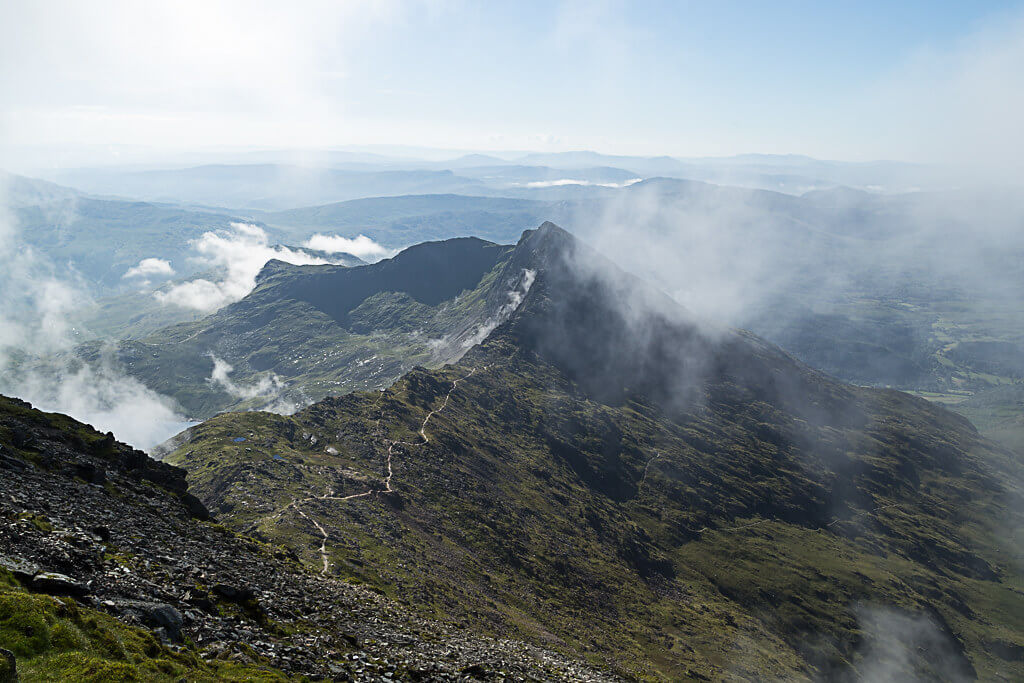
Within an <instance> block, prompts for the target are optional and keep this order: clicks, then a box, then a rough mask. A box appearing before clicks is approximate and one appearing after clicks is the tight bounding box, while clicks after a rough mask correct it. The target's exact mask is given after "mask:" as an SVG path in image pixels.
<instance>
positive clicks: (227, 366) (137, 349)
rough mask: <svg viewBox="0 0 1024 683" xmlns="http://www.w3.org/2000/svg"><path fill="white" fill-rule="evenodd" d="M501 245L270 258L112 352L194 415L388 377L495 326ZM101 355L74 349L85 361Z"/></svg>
mask: <svg viewBox="0 0 1024 683" xmlns="http://www.w3.org/2000/svg"><path fill="white" fill-rule="evenodd" d="M510 250H511V248H510V247H505V246H500V245H496V244H492V243H490V242H485V241H484V240H480V239H476V238H457V239H452V240H447V241H445V242H436V243H424V244H420V245H417V246H415V247H410V248H409V249H406V250H405V251H403V252H401V253H400V254H399V255H397V256H396V257H395V258H393V259H388V260H386V261H381V262H379V263H375V264H372V265H367V266H359V267H354V268H346V267H337V266H291V265H288V264H285V263H282V262H280V261H271V262H270V263H268V264H267V265H266V266H265V267H264V269H263V271H262V273H261V274H260V276H259V278H258V284H257V287H256V289H255V290H254V291H253V292H252V293H250V294H249V295H248V296H246V297H245V298H244V299H242V300H241V301H239V302H237V303H235V304H232V305H230V306H227V307H225V308H223V309H221V310H219V311H217V312H216V313H214V314H212V315H210V316H208V317H206V318H203V319H201V320H199V321H196V322H192V323H184V324H181V325H177V326H174V327H170V328H167V329H164V330H161V331H158V332H156V333H154V334H152V335H150V336H148V337H145V338H143V339H139V340H130V341H123V342H121V343H120V344H119V346H118V348H117V353H116V358H115V359H113V360H114V361H115V362H118V363H119V364H120V366H121V367H123V369H124V370H125V371H126V372H128V373H129V374H131V375H132V376H134V377H137V378H139V379H140V380H142V381H143V382H145V383H146V384H147V385H148V386H150V387H151V388H153V389H155V390H157V391H159V392H161V393H163V394H166V395H168V396H172V397H174V398H175V399H176V400H177V401H178V402H179V403H180V404H181V405H182V406H183V407H184V408H185V409H186V410H187V411H188V412H189V414H190V415H191V416H194V417H197V418H203V417H209V416H210V415H212V414H214V413H216V412H218V411H221V410H225V409H228V408H246V407H263V406H268V405H276V406H277V407H278V409H280V408H281V407H282V406H285V407H286V406H287V404H289V403H291V404H298V405H304V404H307V403H309V402H310V401H311V400H315V399H319V398H323V397H324V396H327V395H330V394H336V393H342V392H345V391H351V390H352V389H355V388H363V389H366V388H371V387H372V388H376V387H381V386H386V385H387V384H390V383H391V382H392V381H394V379H395V378H397V377H398V376H400V375H401V374H402V373H404V372H405V371H407V370H408V369H409V368H411V367H412V366H413V365H415V364H417V363H420V364H425V363H435V364H436V363H442V362H444V361H446V360H448V359H451V358H454V357H457V356H459V355H461V353H462V352H464V351H465V349H466V348H468V346H469V345H471V344H472V343H473V341H474V336H475V335H478V334H480V330H482V329H483V330H487V329H489V328H488V325H491V326H493V325H496V324H497V319H498V318H499V317H500V315H501V312H502V307H503V306H504V305H505V304H506V303H507V301H508V298H509V296H510V292H513V293H514V292H515V291H516V290H517V289H519V288H520V287H521V286H522V284H523V279H522V278H523V274H522V272H516V271H514V270H511V269H509V268H507V267H506V266H507V263H506V262H507V259H508V256H509V253H510ZM101 353H102V352H101V350H100V348H99V347H98V346H93V347H83V348H81V349H80V355H82V356H83V357H84V358H86V359H87V360H90V361H95V360H98V359H99V358H100V357H101Z"/></svg>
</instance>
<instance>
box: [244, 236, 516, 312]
mask: <svg viewBox="0 0 1024 683" xmlns="http://www.w3.org/2000/svg"><path fill="white" fill-rule="evenodd" d="M507 252H508V248H507V247H502V246H499V245H496V244H492V243H491V242H486V241H484V240H481V239H477V238H475V237H464V238H455V239H451V240H447V241H446V242H444V243H443V245H439V244H437V243H424V244H418V245H416V246H414V247H409V248H408V249H406V250H405V251H403V252H402V253H400V254H399V255H398V256H396V257H395V258H393V259H389V260H387V261H383V262H381V263H380V264H379V265H376V266H371V267H369V268H365V269H348V268H345V269H341V268H333V267H326V268H317V267H311V268H306V269H300V270H297V271H296V270H295V269H293V268H290V267H288V266H287V265H286V264H283V263H281V262H280V261H272V262H270V263H268V264H267V266H266V267H265V268H264V270H263V273H262V274H261V276H260V278H259V282H261V283H263V284H264V285H265V287H264V289H263V291H262V292H261V294H260V296H261V297H262V298H264V299H265V298H269V297H273V296H279V297H281V298H282V299H290V300H292V301H296V302H303V303H307V304H309V305H311V306H313V307H314V308H316V309H317V310H319V311H322V312H323V313H325V314H326V315H328V316H330V317H331V318H333V319H334V320H335V321H337V323H338V324H339V325H342V326H348V325H349V323H350V316H349V313H350V311H352V310H353V309H355V308H356V307H357V306H359V304H361V303H362V302H363V301H365V300H366V299H367V298H369V297H370V296H372V295H374V294H377V293H380V292H393V293H396V294H404V295H406V296H408V297H409V298H410V299H412V300H413V301H416V302H418V303H420V304H423V305H425V306H437V305H438V304H440V303H441V302H443V301H448V300H449V299H454V298H455V297H457V296H458V295H459V294H461V293H462V292H463V291H466V290H472V289H474V288H475V287H476V286H477V284H479V282H480V279H481V278H482V277H483V276H484V274H485V273H487V272H488V271H490V270H491V269H492V268H494V266H495V264H496V263H497V262H498V260H499V259H500V258H502V257H503V256H505V255H506V254H507ZM281 271H284V272H285V273H286V274H284V275H283V276H282V275H278V276H277V277H276V278H275V272H278V273H279V272H281ZM254 298H255V299H258V298H260V297H254ZM252 303H253V304H255V303H256V302H252Z"/></svg>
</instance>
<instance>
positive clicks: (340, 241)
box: [302, 233, 397, 263]
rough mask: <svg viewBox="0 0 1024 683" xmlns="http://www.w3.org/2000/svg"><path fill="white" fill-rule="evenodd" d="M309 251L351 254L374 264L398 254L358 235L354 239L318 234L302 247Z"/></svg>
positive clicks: (364, 236)
mask: <svg viewBox="0 0 1024 683" xmlns="http://www.w3.org/2000/svg"><path fill="white" fill-rule="evenodd" d="M302 246H304V247H307V248H308V249H316V250H318V251H324V252H327V253H328V254H351V255H352V256H355V257H357V258H360V259H362V260H364V261H367V262H368V263H374V262H376V261H380V260H381V259H386V258H391V257H392V256H394V255H395V254H396V253H397V250H395V249H388V248H387V247H384V246H382V245H380V244H377V243H376V242H374V241H373V240H372V239H370V238H369V237H367V236H366V235H357V236H355V237H352V238H348V237H342V236H341V235H324V234H321V233H317V234H316V235H313V236H312V237H310V238H309V239H308V240H306V242H305V243H304V244H303V245H302Z"/></svg>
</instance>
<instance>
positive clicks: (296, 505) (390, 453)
mask: <svg viewBox="0 0 1024 683" xmlns="http://www.w3.org/2000/svg"><path fill="white" fill-rule="evenodd" d="M476 370H477V369H476V368H471V369H470V371H469V373H468V374H467V375H465V376H463V377H460V378H458V379H456V380H453V381H452V387H451V389H449V390H448V393H447V394H445V397H444V402H442V403H441V405H440V407H438V408H435V409H434V410H431V411H430V412H429V413H427V416H426V417H424V418H423V423H422V424H421V425H420V429H419V432H418V433H419V436H420V439H422V440H421V441H415V442H414V441H396V440H392V439H387V440H386V442H387V445H388V449H387V459H386V460H385V469H386V470H387V475H386V476H385V477H384V488H383V489H380V488H373V489H369V490H367V491H363V492H362V493H353V494H351V495H347V496H338V495H335V491H334V490H333V489H331V488H329V487H328V489H327V491H326V492H325V493H324V495H322V496H308V497H306V498H293V499H292V501H291V502H290V503H288V504H287V505H285V506H284V507H283V508H281V509H280V510H278V511H277V512H274V513H272V514H270V515H268V516H266V517H262V518H260V519H257V520H256V521H255V522H253V523H252V524H250V525H249V526H248V527H246V531H252V530H254V529H256V528H257V527H259V526H260V525H261V524H265V523H268V522H274V521H277V520H278V519H280V518H281V516H282V515H284V514H285V513H286V512H288V511H289V510H294V511H295V512H296V513H298V514H299V516H301V517H302V518H303V519H305V520H306V521H308V522H310V523H311V524H312V525H313V526H314V527H316V530H317V531H318V532H319V533H320V548H319V552H320V560H321V561H322V562H323V568H322V569H321V570H320V574H321V575H326V574H327V572H328V571H329V570H330V565H331V562H330V557H329V556H328V554H327V541H328V539H329V537H330V535H329V534H328V533H327V529H325V528H324V527H323V525H322V524H320V522H318V521H317V520H316V519H314V518H313V517H311V516H310V515H308V514H307V513H306V512H304V511H303V510H302V509H301V506H302V505H303V504H304V503H308V502H310V501H315V500H333V501H346V500H353V499H355V498H366V497H368V496H372V495H373V494H375V493H391V492H392V491H394V489H393V488H391V479H392V478H393V477H394V471H393V470H392V468H391V459H392V458H393V457H394V455H395V447H396V446H407V447H415V446H423V445H425V444H428V443H430V437H428V436H427V431H426V430H427V423H428V422H430V418H432V417H433V416H434V415H436V414H437V413H440V412H441V411H442V410H444V409H445V408H447V407H448V401H449V400H450V399H451V397H452V393H454V391H455V389H456V388H458V386H459V383H460V382H462V381H464V380H467V379H469V378H470V377H472V376H473V375H474V374H475V373H476ZM481 370H487V366H484V367H482V368H481ZM384 393H385V390H384V389H381V390H380V395H379V396H378V397H377V400H376V402H374V407H376V406H377V405H379V404H380V402H381V400H383V398H384ZM383 419H384V411H383V410H381V412H380V417H378V418H377V424H376V431H377V434H378V435H380V434H381V429H380V426H381V422H382V421H383Z"/></svg>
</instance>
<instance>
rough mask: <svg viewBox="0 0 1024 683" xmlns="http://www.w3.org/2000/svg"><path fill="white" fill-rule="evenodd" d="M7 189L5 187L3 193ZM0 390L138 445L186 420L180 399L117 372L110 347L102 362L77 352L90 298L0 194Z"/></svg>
mask: <svg viewBox="0 0 1024 683" xmlns="http://www.w3.org/2000/svg"><path fill="white" fill-rule="evenodd" d="M5 196H6V190H5V188H0V198H3V197H5ZM0 242H2V243H3V244H4V245H5V246H6V247H7V248H6V249H4V250H2V251H0V393H3V394H5V395H8V396H15V397H17V398H21V399H23V400H26V401H29V402H30V403H32V404H34V405H35V406H36V407H37V408H39V409H41V410H45V411H50V412H60V413H66V414H68V415H70V416H71V417H73V418H75V419H77V420H81V421H83V422H87V423H89V424H92V425H93V426H94V427H96V429H98V430H100V431H112V432H113V433H114V435H115V436H116V437H117V438H118V439H120V440H122V441H125V442H127V443H130V444H132V445H133V446H135V447H137V448H144V449H145V448H150V447H152V446H154V445H156V444H157V443H159V442H161V441H163V440H164V439H166V438H168V437H169V436H171V435H173V434H175V433H177V432H179V431H181V430H182V429H184V428H185V427H187V426H188V424H189V423H188V422H187V421H186V419H185V418H184V417H183V416H182V415H181V414H180V412H179V410H178V406H177V405H176V404H175V402H174V401H173V400H172V399H170V398H168V397H166V396H162V395H160V394H158V393H157V392H155V391H153V390H151V389H149V388H148V387H146V386H145V385H143V384H142V383H141V382H139V381H138V380H136V379H133V378H131V377H127V376H125V375H124V374H122V373H121V372H120V371H118V370H117V369H116V367H115V363H114V362H113V360H112V358H111V357H110V349H109V348H108V347H106V346H100V347H99V349H98V354H99V358H98V360H97V362H95V363H92V364H90V365H86V364H85V363H83V362H82V361H81V360H79V359H78V358H76V356H75V353H74V351H75V348H76V346H77V345H78V344H79V343H81V342H82V341H85V340H86V339H87V337H88V335H87V334H86V333H85V332H84V331H83V329H82V327H81V324H80V323H79V322H78V321H77V320H76V315H77V314H78V313H79V312H80V311H82V310H85V309H86V308H88V307H89V305H90V304H91V300H90V299H89V297H88V295H87V294H86V293H85V292H86V291H87V287H86V286H85V285H84V284H83V283H82V282H80V281H79V278H77V276H76V274H75V273H74V271H72V270H69V269H67V268H64V269H59V268H56V267H55V266H54V264H52V263H50V262H49V261H48V260H47V259H46V258H45V257H43V256H42V255H40V254H39V253H37V252H36V251H35V250H33V249H32V248H31V247H30V246H28V245H26V244H24V242H23V240H22V239H21V236H20V234H19V232H18V229H17V225H16V222H15V221H14V219H13V218H12V217H11V216H10V215H9V214H8V213H7V211H6V209H5V208H4V202H3V201H0Z"/></svg>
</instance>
